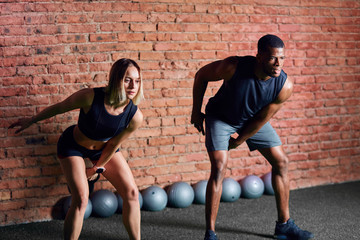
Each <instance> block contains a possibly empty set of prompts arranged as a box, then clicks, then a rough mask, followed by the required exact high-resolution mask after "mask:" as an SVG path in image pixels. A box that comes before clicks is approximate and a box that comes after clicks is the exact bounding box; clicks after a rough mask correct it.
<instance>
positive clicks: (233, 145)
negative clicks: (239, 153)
mask: <svg viewBox="0 0 360 240" xmlns="http://www.w3.org/2000/svg"><path fill="white" fill-rule="evenodd" d="M239 145H241V143H239V142H238V141H237V139H235V138H233V137H230V140H229V150H231V149H235V148H237V147H238V146H239Z"/></svg>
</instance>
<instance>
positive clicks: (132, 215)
mask: <svg viewBox="0 0 360 240" xmlns="http://www.w3.org/2000/svg"><path fill="white" fill-rule="evenodd" d="M105 168H106V171H105V172H104V173H103V175H104V177H106V179H107V180H109V182H110V183H111V184H112V185H113V186H114V187H115V188H116V190H117V192H118V193H119V194H120V196H121V198H122V199H123V213H122V214H123V222H124V225H125V228H126V230H127V232H128V234H129V238H130V239H136V240H139V239H140V204H139V190H138V188H137V185H136V183H135V180H134V176H133V174H132V172H131V169H130V167H129V165H128V164H127V162H126V160H125V158H124V157H123V155H122V154H121V153H120V152H117V153H115V154H114V156H113V157H112V159H111V160H110V161H109V162H108V163H107V164H106V165H105Z"/></svg>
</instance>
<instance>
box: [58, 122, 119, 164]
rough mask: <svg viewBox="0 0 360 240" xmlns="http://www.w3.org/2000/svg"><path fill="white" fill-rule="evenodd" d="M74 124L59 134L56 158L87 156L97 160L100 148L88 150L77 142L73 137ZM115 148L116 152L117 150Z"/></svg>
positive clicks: (100, 151) (94, 160)
mask: <svg viewBox="0 0 360 240" xmlns="http://www.w3.org/2000/svg"><path fill="white" fill-rule="evenodd" d="M74 128H75V125H73V126H70V127H68V128H67V129H66V130H65V131H64V132H63V134H62V135H61V136H60V138H59V141H58V143H57V155H58V158H60V159H61V158H66V157H71V156H79V157H82V158H89V159H90V160H91V161H93V162H96V161H98V160H99V158H100V156H101V153H102V150H90V149H87V148H85V147H83V146H81V145H79V144H77V142H76V141H75V139H74V136H73V131H74ZM118 151H119V149H117V151H116V152H118Z"/></svg>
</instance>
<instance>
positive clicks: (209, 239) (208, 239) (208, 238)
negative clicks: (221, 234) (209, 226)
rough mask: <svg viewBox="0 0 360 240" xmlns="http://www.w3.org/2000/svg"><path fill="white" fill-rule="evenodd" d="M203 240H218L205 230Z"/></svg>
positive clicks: (209, 231) (212, 232)
mask: <svg viewBox="0 0 360 240" xmlns="http://www.w3.org/2000/svg"><path fill="white" fill-rule="evenodd" d="M204 240H218V238H217V236H216V234H215V232H214V231H212V230H206V233H205V238H204Z"/></svg>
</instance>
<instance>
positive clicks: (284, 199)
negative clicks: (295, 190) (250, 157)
mask: <svg viewBox="0 0 360 240" xmlns="http://www.w3.org/2000/svg"><path fill="white" fill-rule="evenodd" d="M259 151H260V153H261V154H262V155H263V156H264V157H265V158H266V159H267V160H268V161H269V163H270V164H271V165H272V185H273V188H274V192H275V198H276V206H277V211H278V221H277V223H276V226H275V233H274V237H275V238H277V239H298V240H307V239H310V238H313V237H314V235H313V234H312V233H311V232H308V231H304V230H302V229H300V228H299V227H298V226H297V225H296V224H295V222H294V221H293V220H292V219H291V218H290V214H289V193H290V189H289V178H288V165H289V160H288V158H287V156H286V154H285V152H284V149H283V148H282V146H277V147H271V148H265V149H259Z"/></svg>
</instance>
